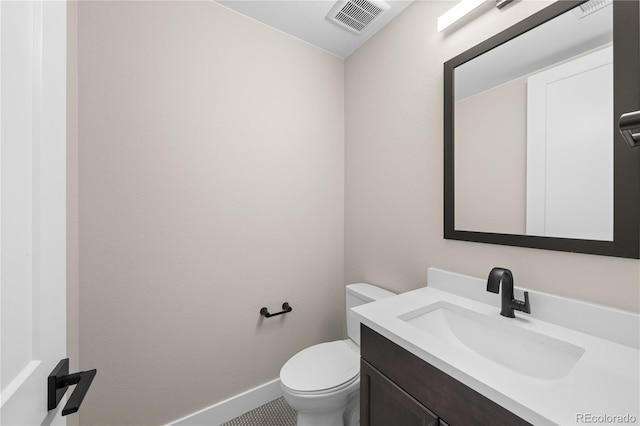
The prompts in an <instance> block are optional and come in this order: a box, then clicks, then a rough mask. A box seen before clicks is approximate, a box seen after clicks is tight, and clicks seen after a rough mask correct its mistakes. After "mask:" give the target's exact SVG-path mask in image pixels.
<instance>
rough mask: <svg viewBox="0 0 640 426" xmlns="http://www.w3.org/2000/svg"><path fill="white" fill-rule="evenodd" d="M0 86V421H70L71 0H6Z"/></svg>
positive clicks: (0, 32) (1, 14)
mask: <svg viewBox="0 0 640 426" xmlns="http://www.w3.org/2000/svg"><path fill="white" fill-rule="evenodd" d="M0 95H1V99H2V102H1V104H0V242H1V245H0V320H1V323H0V325H1V327H0V361H1V363H0V366H1V368H0V384H1V393H0V404H1V406H0V424H2V425H21V424H26V425H41V424H46V425H49V424H65V423H66V422H65V419H66V418H63V417H61V416H60V411H61V406H62V405H63V404H62V403H61V404H60V405H59V406H58V408H57V409H55V410H52V411H47V386H46V384H47V376H48V375H49V373H50V372H51V371H52V370H53V369H54V367H55V366H56V364H57V363H58V362H59V361H60V360H61V359H62V358H65V354H66V333H65V327H66V322H65V317H66V304H65V285H66V268H65V266H66V265H65V258H66V255H65V251H66V246H65V238H66V236H65V233H66V230H65V221H66V219H65V185H66V183H65V174H66V172H65V167H66V162H65V157H66V153H65V151H66V149H65V143H66V122H65V121H66V3H65V2H63V1H46V0H45V1H41V0H32V1H6V0H2V1H0Z"/></svg>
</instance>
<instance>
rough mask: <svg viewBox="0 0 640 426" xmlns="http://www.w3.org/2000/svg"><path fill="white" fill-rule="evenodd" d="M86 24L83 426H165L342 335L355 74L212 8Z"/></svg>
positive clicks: (106, 5)
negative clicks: (347, 82)
mask: <svg viewBox="0 0 640 426" xmlns="http://www.w3.org/2000/svg"><path fill="white" fill-rule="evenodd" d="M77 22H78V28H77V32H78V69H77V71H78V78H79V80H78V128H79V131H78V141H79V142H78V152H77V155H78V161H77V164H78V178H77V182H78V183H79V186H78V200H79V201H78V217H79V228H78V241H79V290H78V291H77V292H78V293H79V324H80V327H79V331H76V332H78V333H79V351H80V361H81V362H80V363H81V366H82V367H83V368H97V369H98V376H97V378H96V380H95V382H94V385H93V386H92V389H91V392H90V395H89V396H87V399H86V401H85V405H83V407H82V412H81V414H80V424H88V425H89V424H90V425H148V424H162V423H166V422H169V421H172V420H175V419H177V418H180V417H182V416H184V415H187V414H190V413H192V412H194V411H196V410H199V409H202V408H204V407H206V406H209V405H211V404H214V403H215V402H218V401H221V400H223V399H226V398H228V397H231V396H233V395H236V394H238V393H241V392H243V391H245V390H247V389H250V388H252V387H255V386H258V385H260V384H262V383H265V382H267V381H270V380H272V379H275V378H277V377H278V374H279V370H280V367H281V366H282V364H283V363H284V362H285V361H286V360H287V359H288V358H289V357H291V356H292V355H293V354H294V353H296V352H297V351H299V350H301V349H302V348H304V347H307V346H309V345H312V344H315V343H319V342H322V341H327V340H335V339H339V338H341V337H342V335H343V321H344V284H343V283H344V265H343V259H344V254H343V235H344V233H343V220H344V171H343V170H344V124H343V122H344V109H343V108H344V98H343V96H344V89H343V83H344V81H343V78H344V68H343V61H342V60H340V59H338V58H336V57H334V56H331V55H329V54H327V53H326V52H323V51H321V50H319V49H317V48H314V47H312V46H310V45H308V44H306V43H303V42H301V41H299V40H296V39H294V38H292V37H289V36H287V35H285V34H283V33H280V32H278V31H274V30H273V29H270V28H268V27H266V26H264V25H261V24H259V23H257V22H255V21H253V20H250V19H247V18H245V17H243V16H241V15H238V14H237V13H235V12H232V11H230V10H228V9H225V8H224V7H222V6H220V5H217V4H216V3H214V2H160V1H158V2H137V1H135V2H80V3H79V5H78V21H77ZM70 102H73V101H70ZM70 214H73V213H72V212H71V213H70ZM72 234H73V231H70V235H72ZM71 291H73V289H72V290H71ZM70 297H72V296H70ZM284 301H288V302H289V303H290V304H291V305H292V306H293V308H294V311H293V312H292V313H291V314H290V315H287V316H284V317H278V318H275V319H270V320H265V321H264V322H263V321H261V317H260V316H259V310H260V308H261V307H262V306H267V307H269V308H270V309H271V310H278V309H279V307H280V306H281V305H282V303H283V302H284ZM72 331H74V330H72Z"/></svg>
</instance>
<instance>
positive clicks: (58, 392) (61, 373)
mask: <svg viewBox="0 0 640 426" xmlns="http://www.w3.org/2000/svg"><path fill="white" fill-rule="evenodd" d="M97 372H98V370H95V369H94V370H88V371H80V372H78V373H73V374H69V358H65V359H63V360H61V361H60V362H59V363H58V365H56V368H54V369H53V371H52V372H51V374H49V377H48V379H47V410H53V409H54V408H56V407H57V406H58V404H59V403H60V400H61V399H62V397H63V396H64V393H65V392H66V391H67V388H68V387H69V386H72V385H76V388H75V389H74V390H73V393H72V394H71V397H69V400H68V401H67V403H66V404H65V406H64V408H63V409H62V415H63V416H66V415H68V414H72V413H75V412H76V411H78V409H79V408H80V405H81V404H82V400H83V399H84V397H85V395H86V394H87V391H88V390H89V386H91V382H93V378H94V377H96V373H97Z"/></svg>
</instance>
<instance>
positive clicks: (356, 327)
mask: <svg viewBox="0 0 640 426" xmlns="http://www.w3.org/2000/svg"><path fill="white" fill-rule="evenodd" d="M346 294H347V295H346V300H347V334H348V335H349V338H350V339H351V340H353V341H354V342H355V343H356V344H357V345H358V346H360V320H358V318H357V317H356V316H355V314H354V313H353V312H351V308H353V307H355V306H360V305H364V304H365V303H370V302H375V301H376V300H381V299H386V298H387V297H391V296H395V293H392V292H390V291H388V290H385V289H383V288H380V287H376V286H375V285H371V284H366V283H357V284H349V285H348V286H347V289H346Z"/></svg>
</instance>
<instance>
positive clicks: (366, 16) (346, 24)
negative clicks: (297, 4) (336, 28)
mask: <svg viewBox="0 0 640 426" xmlns="http://www.w3.org/2000/svg"><path fill="white" fill-rule="evenodd" d="M389 8H390V6H389V5H388V4H387V3H385V2H383V1H376V0H348V1H344V0H342V1H339V2H337V3H336V4H335V6H333V8H332V9H331V11H330V12H329V14H328V15H327V19H329V20H330V21H332V22H335V23H336V24H338V25H340V26H341V27H342V28H346V29H347V30H349V31H353V32H354V33H358V34H360V33H361V32H362V30H364V29H365V28H367V27H368V26H369V25H370V24H371V23H372V22H373V21H375V20H376V19H378V17H379V16H380V15H382V13H383V12H384V11H385V10H389Z"/></svg>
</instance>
